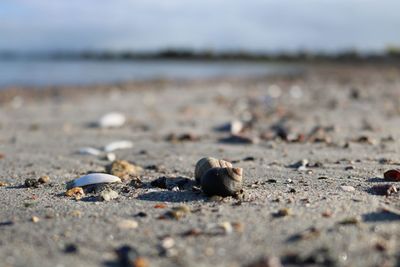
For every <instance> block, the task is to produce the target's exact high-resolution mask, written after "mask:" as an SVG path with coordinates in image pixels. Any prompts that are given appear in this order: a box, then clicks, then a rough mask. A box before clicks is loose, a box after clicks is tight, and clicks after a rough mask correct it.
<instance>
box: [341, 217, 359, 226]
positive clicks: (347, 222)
mask: <svg viewBox="0 0 400 267" xmlns="http://www.w3.org/2000/svg"><path fill="white" fill-rule="evenodd" d="M359 223H360V219H359V218H357V217H349V218H345V219H343V220H341V221H339V222H338V224H340V225H352V224H353V225H354V224H359Z"/></svg>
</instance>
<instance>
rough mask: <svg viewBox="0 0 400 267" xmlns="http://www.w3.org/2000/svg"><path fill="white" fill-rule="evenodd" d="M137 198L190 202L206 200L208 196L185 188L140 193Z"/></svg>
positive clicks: (155, 200)
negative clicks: (183, 189) (181, 189)
mask: <svg viewBox="0 0 400 267" xmlns="http://www.w3.org/2000/svg"><path fill="white" fill-rule="evenodd" d="M137 199H140V200H146V201H154V202H190V201H198V200H204V199H206V197H205V196H204V195H203V194H201V193H196V192H193V191H189V190H187V191H186V190H185V191H157V192H149V193H144V194H141V195H139V196H138V197H137Z"/></svg>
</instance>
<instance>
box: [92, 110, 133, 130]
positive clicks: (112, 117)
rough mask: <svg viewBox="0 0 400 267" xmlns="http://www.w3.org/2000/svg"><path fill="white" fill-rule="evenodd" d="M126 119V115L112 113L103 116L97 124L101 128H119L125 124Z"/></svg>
mask: <svg viewBox="0 0 400 267" xmlns="http://www.w3.org/2000/svg"><path fill="white" fill-rule="evenodd" d="M125 121H126V118H125V115H124V114H121V113H118V112H110V113H107V114H105V115H104V116H102V117H101V118H100V119H99V121H98V122H97V126H98V127H100V128H118V127H121V126H122V125H124V124H125Z"/></svg>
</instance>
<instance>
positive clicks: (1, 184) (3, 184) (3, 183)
mask: <svg viewBox="0 0 400 267" xmlns="http://www.w3.org/2000/svg"><path fill="white" fill-rule="evenodd" d="M7 185H8V184H7V183H6V182H2V181H0V187H2V186H7Z"/></svg>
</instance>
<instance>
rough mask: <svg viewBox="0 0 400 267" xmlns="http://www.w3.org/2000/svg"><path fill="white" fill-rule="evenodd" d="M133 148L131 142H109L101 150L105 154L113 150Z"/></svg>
mask: <svg viewBox="0 0 400 267" xmlns="http://www.w3.org/2000/svg"><path fill="white" fill-rule="evenodd" d="M132 147H133V143H132V142H131V141H125V140H122V141H115V142H111V143H109V144H108V145H106V146H105V147H104V148H103V150H104V151H105V152H112V151H114V150H117V149H127V148H132Z"/></svg>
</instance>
